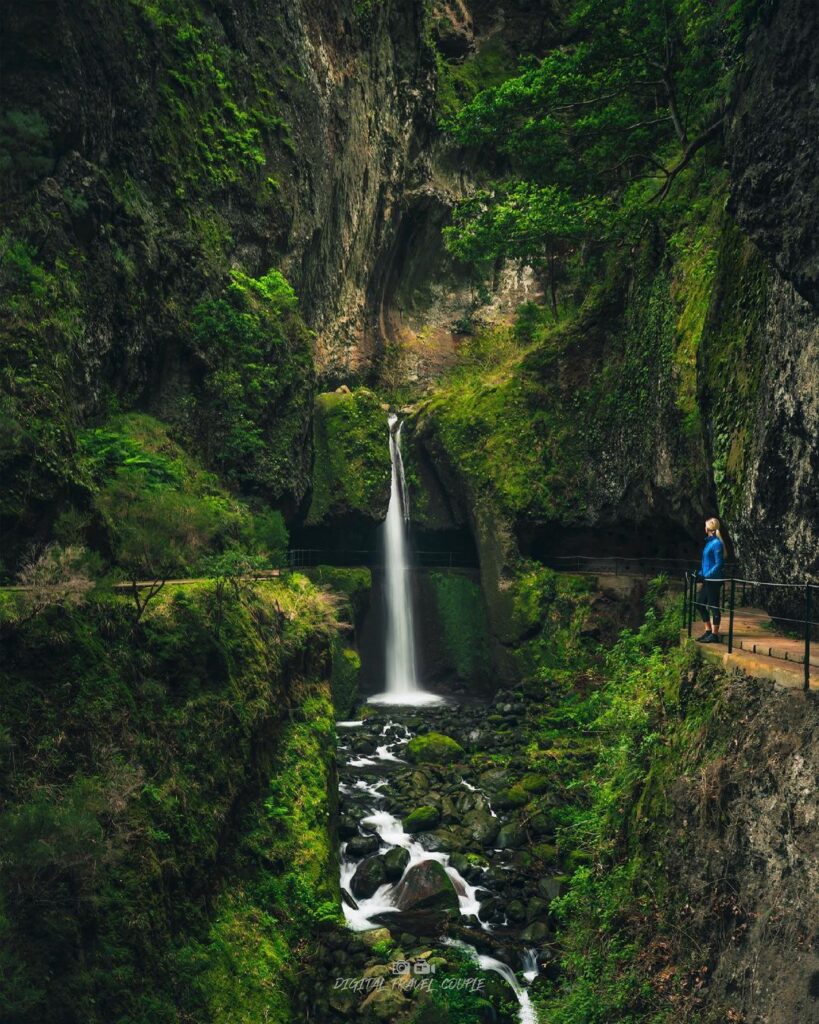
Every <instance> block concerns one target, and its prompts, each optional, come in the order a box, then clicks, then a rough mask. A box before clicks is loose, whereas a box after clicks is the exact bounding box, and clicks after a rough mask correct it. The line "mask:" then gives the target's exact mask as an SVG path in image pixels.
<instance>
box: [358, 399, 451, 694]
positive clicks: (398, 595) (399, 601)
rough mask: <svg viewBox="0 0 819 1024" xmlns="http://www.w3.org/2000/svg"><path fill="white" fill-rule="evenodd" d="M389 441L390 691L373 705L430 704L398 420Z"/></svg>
mask: <svg viewBox="0 0 819 1024" xmlns="http://www.w3.org/2000/svg"><path fill="white" fill-rule="evenodd" d="M388 423H389V437H390V463H391V465H392V471H391V481H390V503H389V506H388V508H387V521H386V522H385V523H384V594H385V598H386V610H387V629H386V637H385V640H386V684H387V685H386V690H385V692H384V693H379V694H376V696H374V697H370V698H369V701H370V703H373V704H431V703H435V702H437V701H438V700H440V698H439V697H438V696H436V694H433V693H429V692H428V691H426V690H424V689H422V688H421V686H420V684H419V682H418V669H417V666H416V659H415V625H414V621H413V610H412V579H411V576H410V566H409V556H408V544H407V526H408V524H409V497H408V495H407V486H406V479H405V477H404V461H403V459H402V458H401V427H402V426H403V424H402V423H401V422H400V421H399V419H398V417H397V416H396V415H395V414H394V413H391V414H390V416H389V418H388Z"/></svg>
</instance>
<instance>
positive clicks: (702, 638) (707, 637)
mask: <svg viewBox="0 0 819 1024" xmlns="http://www.w3.org/2000/svg"><path fill="white" fill-rule="evenodd" d="M713 635H714V634H713V633H712V632H711V630H710V629H709V630H708V631H707V632H705V633H703V634H702V636H698V637H697V643H698V644H704V643H709V644H710V643H711V637H712V636H713Z"/></svg>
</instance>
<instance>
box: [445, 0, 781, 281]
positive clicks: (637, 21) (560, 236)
mask: <svg viewBox="0 0 819 1024" xmlns="http://www.w3.org/2000/svg"><path fill="white" fill-rule="evenodd" d="M760 6H761V3H760V0H713V2H710V3H706V2H705V0H576V2H575V3H574V4H573V5H572V6H571V8H570V10H569V13H568V15H567V18H566V24H565V35H564V39H565V41H564V44H563V45H562V46H560V47H558V48H556V49H554V50H553V51H551V52H550V53H548V54H547V55H546V56H545V57H544V58H543V59H542V60H540V61H532V62H529V63H528V65H527V66H524V67H523V68H522V70H521V73H520V74H518V75H516V76H514V77H512V78H509V79H507V80H506V81H505V82H503V83H501V84H500V85H497V86H495V87H494V88H491V89H487V90H484V91H483V92H481V93H479V94H478V95H477V96H476V97H475V98H474V99H473V100H472V102H471V103H469V104H467V105H466V106H464V107H463V108H461V109H460V110H459V111H458V112H457V114H456V115H455V116H454V117H452V118H451V119H450V121H449V122H448V125H447V127H448V129H449V131H450V132H451V133H452V135H453V136H454V138H455V139H456V140H457V141H458V142H460V143H462V144H464V145H471V146H475V145H477V146H481V147H483V148H484V149H485V150H486V151H487V153H488V154H494V157H495V161H496V166H498V163H497V161H500V165H501V166H503V167H505V173H506V174H507V175H508V177H510V178H511V182H508V181H507V183H506V184H505V185H504V186H503V187H499V188H497V189H495V190H494V195H492V197H491V200H490V201H489V202H488V203H487V202H486V201H485V200H486V197H485V196H484V197H483V198H482V197H477V198H476V199H475V200H473V199H470V200H468V201H467V203H466V204H464V205H462V206H461V207H460V209H459V210H458V214H457V216H456V220H455V223H454V226H453V228H452V229H451V231H450V232H449V234H448V245H449V247H450V249H451V250H452V251H453V252H455V253H457V254H459V255H461V254H463V255H466V256H468V257H469V258H473V256H474V251H475V250H476V249H477V250H478V252H479V254H480V255H482V256H484V257H487V256H494V257H498V256H516V257H517V258H518V259H521V260H524V261H529V260H531V259H533V258H534V259H535V260H537V258H538V244H537V242H538V238H540V239H542V245H541V247H540V248H541V250H545V251H546V252H547V254H548V253H551V254H553V255H551V256H549V255H547V257H546V259H547V262H548V261H549V260H550V259H555V258H557V256H558V255H560V254H562V255H564V256H565V255H566V254H567V253H568V252H571V251H573V249H574V247H575V245H576V242H577V241H578V239H579V238H581V237H584V236H586V235H589V234H592V235H596V236H597V237H604V236H605V235H606V233H607V231H609V230H611V228H612V219H611V218H610V217H601V216H600V212H601V207H599V206H597V205H596V203H599V202H600V200H601V199H602V198H603V197H608V198H610V199H612V200H613V201H614V205H613V206H612V208H611V209H612V211H614V210H617V211H618V213H619V214H620V216H621V224H623V225H625V224H628V223H629V221H630V218H631V217H633V215H634V213H635V207H636V208H637V209H638V210H639V211H642V212H643V213H645V211H646V210H647V209H649V208H650V207H651V205H652V204H653V203H655V202H657V201H661V200H663V199H664V198H665V197H666V196H667V195H668V193H669V191H670V189H671V187H672V185H673V183H674V181H675V179H676V178H677V176H678V175H679V173H680V172H681V171H682V170H683V169H684V168H685V167H687V166H688V164H689V163H690V162H691V160H692V159H693V157H694V156H695V155H696V153H698V152H699V151H700V150H701V149H702V147H703V146H705V145H706V144H707V143H708V142H709V141H711V140H712V139H715V138H717V137H718V135H719V133H720V130H721V128H722V125H723V122H724V118H725V104H726V97H727V93H728V86H729V83H730V79H731V75H732V73H733V71H734V69H735V67H736V66H737V65H738V62H739V60H740V56H739V55H740V53H741V48H742V43H743V40H744V36H745V33H746V32H747V28H748V26H749V24H750V22H751V21H752V19H753V17H754V16H755V15H756V14H757V13H758V11H759V8H760ZM640 182H648V183H649V184H648V187H645V186H640V185H635V183H640ZM493 208H494V209H493ZM540 232H542V235H541V234H539V233H540ZM478 242H479V243H480V244H477V243H478Z"/></svg>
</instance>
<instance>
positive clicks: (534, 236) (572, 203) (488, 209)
mask: <svg viewBox="0 0 819 1024" xmlns="http://www.w3.org/2000/svg"><path fill="white" fill-rule="evenodd" d="M606 214H607V203H606V200H605V199H597V198H595V197H585V198H583V199H580V200H578V199H575V198H574V197H573V196H572V195H571V194H570V193H569V192H568V191H566V190H565V189H561V188H560V187H558V186H557V185H546V186H538V185H534V184H530V183H528V182H518V183H517V184H515V185H513V186H512V187H511V188H509V189H508V190H505V191H499V192H497V193H495V194H494V195H493V194H491V193H489V192H479V193H477V194H476V195H475V196H472V197H470V199H468V200H467V201H466V202H465V203H462V204H461V206H460V207H459V208H458V209H457V210H456V212H455V216H454V222H453V224H452V225H451V226H449V227H447V228H444V238H445V239H446V241H447V245H448V247H449V249H450V251H451V252H453V253H454V254H455V255H456V256H458V257H460V258H461V259H463V260H465V261H469V262H473V263H481V262H485V261H488V260H494V259H496V258H497V257H498V256H503V257H507V258H513V259H516V260H518V261H519V262H521V263H523V264H526V265H528V266H531V267H533V268H534V269H536V270H545V271H546V272H547V276H548V281H549V292H550V296H551V302H552V310H553V312H554V314H555V316H557V288H556V268H555V265H556V263H557V261H558V259H560V258H561V257H565V256H566V255H568V254H569V253H570V252H571V251H573V249H574V248H575V247H576V246H577V245H578V244H579V243H580V242H581V241H582V240H584V239H586V238H588V237H590V236H593V235H594V234H595V233H596V232H599V230H600V227H601V225H602V224H603V223H604V221H605V219H606Z"/></svg>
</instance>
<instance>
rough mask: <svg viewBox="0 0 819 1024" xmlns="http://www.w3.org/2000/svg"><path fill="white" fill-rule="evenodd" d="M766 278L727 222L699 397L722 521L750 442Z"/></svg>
mask: <svg viewBox="0 0 819 1024" xmlns="http://www.w3.org/2000/svg"><path fill="white" fill-rule="evenodd" d="M772 280H773V278H772V274H771V271H770V269H769V268H768V266H767V265H766V264H765V262H764V260H763V259H762V256H761V255H760V253H759V251H758V250H757V249H756V248H755V246H753V245H752V243H751V242H750V241H749V240H748V239H747V238H746V237H745V236H744V235H743V234H742V233H741V232H740V230H739V229H738V228H737V227H736V226H734V225H733V224H732V223H731V222H730V221H729V220H728V219H727V218H726V219H725V224H724V228H723V231H722V235H721V239H720V247H719V252H718V260H717V268H716V271H715V281H714V289H713V294H712V297H711V305H710V307H709V310H708V315H707V318H706V321H705V324H704V326H703V341H702V367H703V378H704V380H703V383H702V396H701V398H702V399H703V400H704V405H705V408H706V410H707V412H708V414H709V416H710V419H711V423H712V436H711V454H712V459H713V465H712V472H713V477H714V483H715V485H716V490H717V497H718V503H719V508H720V513H721V515H722V516H724V517H725V518H727V519H728V520H729V521H730V520H731V519H732V518H734V517H736V516H737V514H738V513H739V511H740V507H739V505H740V502H741V501H742V500H743V499H742V495H743V493H744V485H745V483H746V480H747V473H748V466H749V460H750V459H751V458H752V457H753V451H754V447H755V442H756V437H755V433H754V431H755V423H756V415H757V405H758V396H759V394H760V389H761V387H762V382H763V379H764V373H765V371H766V368H767V364H766V353H767V338H766V334H765V332H764V330H762V325H763V323H764V316H765V312H766V310H767V307H768V300H769V296H770V289H771V283H772Z"/></svg>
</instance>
